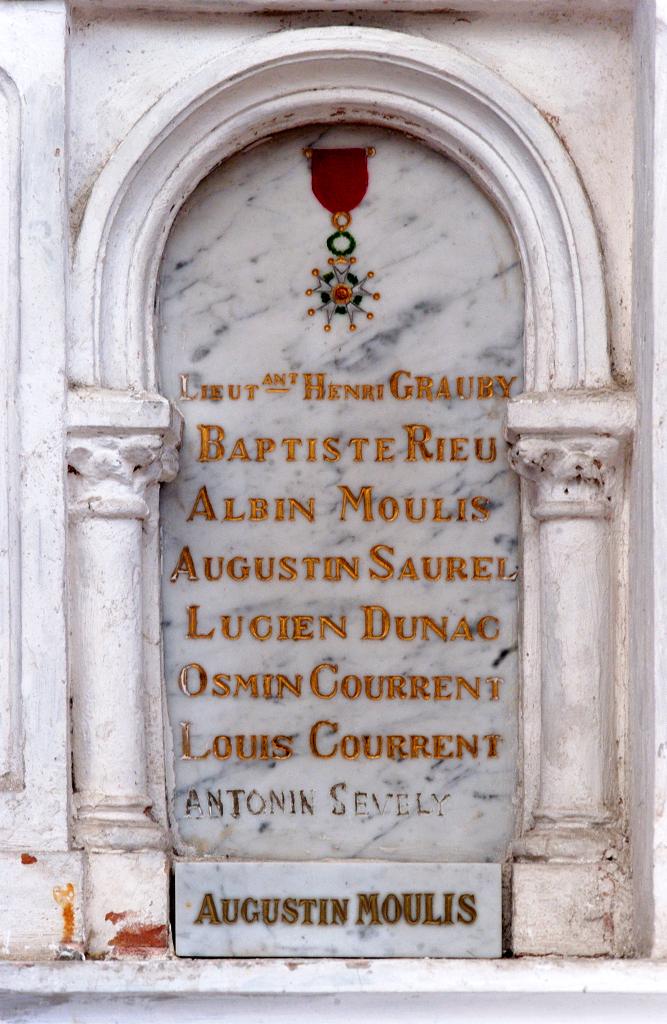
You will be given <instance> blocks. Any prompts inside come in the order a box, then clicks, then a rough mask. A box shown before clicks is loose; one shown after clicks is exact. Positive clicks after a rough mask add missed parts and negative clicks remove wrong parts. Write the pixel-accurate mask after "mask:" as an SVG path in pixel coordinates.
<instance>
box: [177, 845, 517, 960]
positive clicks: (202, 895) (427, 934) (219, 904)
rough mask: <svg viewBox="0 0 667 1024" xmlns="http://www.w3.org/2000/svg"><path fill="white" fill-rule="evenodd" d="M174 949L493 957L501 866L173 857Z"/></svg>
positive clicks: (497, 943) (183, 952) (223, 953)
mask: <svg viewBox="0 0 667 1024" xmlns="http://www.w3.org/2000/svg"><path fill="white" fill-rule="evenodd" d="M175 874H176V900H175V907H176V953H177V954H178V955H179V956H211V957H214V956H217V957H229V956H312V957H315V956H346V957H360V956H363V957H392V956H437V957H476V956H477V957H498V956H500V954H501V913H500V865H498V864H413V863H411V864H401V863H393V864H391V863H382V862H377V861H375V862H373V861H371V862H369V861H348V862H339V863H332V862H330V861H324V862H320V863H316V862H306V863H303V862H302V863H299V862H295V861H292V862H283V863H273V864H267V863H266V862H245V863H242V862H237V863H221V862H219V861H218V862H213V861H211V862H208V863H206V862H204V861H195V862H191V863H177V864H176V865H175Z"/></svg>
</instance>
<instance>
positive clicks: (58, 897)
mask: <svg viewBox="0 0 667 1024" xmlns="http://www.w3.org/2000/svg"><path fill="white" fill-rule="evenodd" d="M74 895H75V893H74V886H73V885H72V883H71V882H68V883H67V885H64V886H60V885H56V886H54V889H53V898H54V900H55V901H56V903H57V904H58V906H59V907H60V908H61V910H62V913H63V934H62V939H61V940H60V941H61V943H62V945H63V946H68V945H69V944H70V943H71V942H72V941H73V939H74Z"/></svg>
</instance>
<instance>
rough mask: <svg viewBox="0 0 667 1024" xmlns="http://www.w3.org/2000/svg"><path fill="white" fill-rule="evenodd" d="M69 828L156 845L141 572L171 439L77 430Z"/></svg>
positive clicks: (100, 842)
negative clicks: (147, 525) (151, 496)
mask: <svg viewBox="0 0 667 1024" xmlns="http://www.w3.org/2000/svg"><path fill="white" fill-rule="evenodd" d="M68 460H69V484H70V488H69V499H70V503H69V514H70V554H69V557H70V563H71V566H72V569H73V572H72V574H71V577H70V599H71V623H70V625H71V637H72V646H73V649H74V650H75V651H76V652H77V656H76V661H75V663H74V664H73V666H72V676H71V684H72V691H71V697H72V721H73V733H72V741H73V767H74V801H75V808H76V824H75V833H76V836H77V839H78V840H79V841H80V842H81V844H82V845H83V846H88V845H93V846H96V847H100V846H107V847H113V848H116V849H118V848H120V849H132V848H136V847H147V846H161V845H163V837H162V834H161V829H160V828H159V827H158V825H157V824H156V822H155V821H153V819H152V818H151V815H150V801H149V799H148V791H147V779H146V750H145V741H144V732H145V721H144V706H143V694H142V682H143V679H142V677H143V669H142V662H143V636H142V602H141V586H140V577H141V569H142V524H143V520H144V519H146V518H147V516H148V511H149V510H148V505H147V503H146V490H147V488H148V487H150V486H152V485H155V484H157V483H158V482H159V481H161V480H170V479H173V477H174V475H175V473H176V465H177V463H176V456H175V447H174V441H173V440H167V439H165V438H164V437H161V436H156V435H154V434H144V435H141V434H137V435H130V436H129V437H128V436H123V435H115V436H114V435H112V434H100V435H93V436H90V437H73V438H71V440H70V445H69V451H68Z"/></svg>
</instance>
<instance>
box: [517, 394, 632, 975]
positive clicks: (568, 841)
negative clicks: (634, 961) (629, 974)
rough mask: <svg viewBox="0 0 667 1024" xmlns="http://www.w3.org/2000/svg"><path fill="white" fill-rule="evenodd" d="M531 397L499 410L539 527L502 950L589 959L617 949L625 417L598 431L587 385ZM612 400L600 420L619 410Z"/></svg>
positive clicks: (527, 563)
mask: <svg viewBox="0 0 667 1024" xmlns="http://www.w3.org/2000/svg"><path fill="white" fill-rule="evenodd" d="M577 401H579V402H580V403H581V409H580V410H579V409H577V404H576V403H577ZM535 404H536V405H537V406H538V412H537V414H534V413H532V412H531V410H530V396H526V397H525V398H522V399H519V400H518V402H517V405H516V406H514V407H513V408H509V409H508V422H509V426H508V437H509V439H510V441H512V442H513V444H512V447H511V448H510V452H509V459H510V463H511V465H512V466H513V468H514V469H515V470H516V472H517V473H519V474H520V475H521V476H522V477H523V479H524V481H525V482H526V483H525V494H524V497H525V499H526V500H525V501H524V510H526V509H528V511H529V514H530V516H531V517H532V519H533V520H534V521H536V526H537V536H536V538H535V541H534V544H533V547H534V550H535V556H534V557H533V558H532V561H531V558H528V559H524V572H525V573H526V574H527V576H528V577H529V582H528V583H527V587H528V590H529V591H530V592H531V593H535V594H539V605H538V607H536V608H532V609H531V610H530V614H531V615H532V617H533V622H534V623H535V624H536V628H534V630H533V632H534V635H535V636H536V637H538V640H537V645H536V646H537V649H536V650H534V651H532V652H530V653H529V658H528V664H527V665H526V659H525V658H524V667H525V672H526V674H527V676H528V678H524V703H523V713H524V736H525V735H526V720H527V719H529V718H530V717H531V715H532V716H535V718H536V721H534V722H531V723H530V728H531V731H532V735H533V736H536V737H538V739H537V741H534V740H533V748H532V750H531V751H530V753H529V754H528V756H525V757H524V776H525V774H526V773H531V774H532V773H536V774H537V779H538V781H537V785H534V786H532V787H531V789H532V791H533V792H534V793H535V799H534V800H533V801H532V806H530V807H529V808H528V809H527V813H526V814H525V815H524V829H523V830H522V832H521V834H520V836H519V837H518V839H517V841H516V842H515V846H514V860H515V864H514V894H513V898H514V907H513V918H514V950H515V952H516V953H525V954H540V953H555V954H563V955H595V954H597V955H599V954H603V953H609V952H611V951H612V950H613V949H616V948H618V945H617V943H618V937H617V936H615V935H614V911H615V908H614V896H615V892H620V891H622V886H620V885H617V884H616V882H617V881H620V878H621V876H622V874H623V872H624V870H625V864H624V846H625V844H624V839H623V826H622V821H621V816H620V811H619V807H620V799H619V798H620V790H619V769H618V750H617V726H616V708H615V685H616V674H617V664H616V643H617V630H618V629H619V628H622V613H623V609H622V605H619V602H618V600H617V587H616V586H615V582H614V581H615V579H616V571H615V567H616V565H617V564H618V562H617V559H618V557H619V555H620V556H621V557H622V555H623V548H622V546H621V545H620V544H617V543H616V540H617V538H618V537H619V536H620V533H619V532H618V531H617V530H616V528H615V518H616V517H617V516H618V515H619V513H620V510H621V499H622V494H623V474H624V466H625V457H626V444H625V441H626V437H627V430H626V427H627V424H624V425H622V426H621V428H620V429H618V428H619V424H618V423H613V422H612V423H611V424H608V429H607V430H606V431H605V432H602V430H600V422H604V420H605V409H603V408H602V407H601V404H600V401H599V400H598V399H597V398H596V399H595V400H592V401H589V400H587V396H586V395H581V396H576V395H573V396H570V397H569V398H564V399H562V400H561V402H559V401H558V398H557V396H552V398H551V399H550V401H549V402H548V403H547V402H545V401H539V400H537V401H536V402H535ZM619 408H620V410H621V412H620V413H618V412H617V413H615V414H611V413H610V418H611V420H612V421H613V420H614V419H616V420H620V419H622V418H623V417H622V415H621V413H622V412H623V406H622V404H621V406H620V407H619ZM607 411H608V410H607ZM593 428H594V429H593ZM535 584H536V585H535ZM619 620H620V621H621V624H620V625H619ZM524 653H525V652H524ZM534 661H537V662H538V665H539V668H537V667H533V668H531V664H530V663H531V662H534ZM531 672H533V673H535V677H531ZM537 676H539V678H537ZM526 690H529V691H530V693H531V698H530V700H526V697H525V693H526ZM524 781H525V777H524Z"/></svg>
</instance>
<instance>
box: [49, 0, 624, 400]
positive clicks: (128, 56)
mask: <svg viewBox="0 0 667 1024" xmlns="http://www.w3.org/2000/svg"><path fill="white" fill-rule="evenodd" d="M276 6H279V5H278V4H277V5H276ZM537 6H538V5H535V8H537ZM546 6H548V7H549V8H550V9H549V10H545V11H544V13H541V14H536V13H532V14H530V15H524V14H517V13H513V14H512V13H505V14H503V13H497V14H495V13H494V14H482V13H470V12H467V13H463V12H454V13H439V14H431V15H425V14H414V13H413V14H397V13H393V14H392V13H386V14H385V13H383V14H375V13H369V12H359V13H352V14H341V13H331V14H321V13H311V14H306V15H298V14H291V15H287V14H286V15H282V16H269V15H258V14H249V15H245V16H240V15H238V14H218V15H210V14H193V15H190V16H189V17H187V18H184V17H182V16H180V17H179V16H176V15H170V14H166V13H164V12H162V13H146V14H132V13H130V12H127V11H125V12H121V11H116V12H115V13H114V14H109V13H106V14H103V15H99V16H97V17H94V18H93V17H90V16H89V12H88V11H87V10H85V11H83V10H82V11H79V12H78V13H77V12H74V13H73V14H72V16H71V36H70V57H69V61H70V67H69V89H70V104H71V107H70V109H71V115H70V130H71V146H72V148H71V152H70V201H71V206H72V226H73V230H74V231H76V229H77V224H78V219H79V217H80V215H81V212H82V208H83V205H84V204H85V200H86V198H87V195H88V193H89V191H90V189H91V187H92V185H93V183H94V181H95V178H96V176H97V175H98V174H99V171H100V169H101V167H102V166H103V164H104V163H105V162H106V160H108V158H109V157H110V156H111V154H112V153H113V151H114V149H115V147H116V146H117V144H118V142H119V141H120V140H121V139H122V138H123V136H124V135H125V134H126V133H127V131H128V129H129V128H130V127H131V125H132V124H134V123H135V122H136V121H137V120H138V118H139V117H140V116H141V114H143V113H144V112H145V111H146V110H148V109H149V108H150V107H151V106H152V105H153V104H154V103H155V102H156V101H157V100H158V99H159V97H160V96H161V95H162V93H163V92H164V91H166V89H167V88H168V87H169V86H170V85H173V83H174V81H175V80H176V76H177V75H179V76H181V77H186V76H187V75H189V74H192V73H193V72H194V71H195V70H196V69H198V68H199V67H201V66H202V65H203V64H204V63H206V62H207V61H208V60H211V59H212V58H213V57H217V56H219V55H220V53H221V52H224V51H225V50H231V49H233V48H235V47H237V46H240V45H242V44H243V43H244V42H246V41H248V40H249V39H254V38H258V37H259V36H262V35H266V34H269V33H272V32H278V31H280V30H281V29H286V28H300V27H307V26H311V25H341V24H343V25H344V24H351V25H370V26H377V27H383V28H391V29H394V30H397V31H403V32H406V33H410V34H413V35H416V36H423V37H425V38H428V39H432V40H436V41H440V42H446V43H449V44H452V45H454V46H457V47H459V48H460V49H461V50H462V51H464V52H465V53H467V54H469V55H470V56H472V57H475V58H477V59H478V60H480V61H482V62H483V63H485V64H487V65H488V66H489V67H490V68H492V69H493V70H495V71H497V72H498V73H499V74H501V75H502V76H503V77H505V78H506V79H507V80H508V81H509V82H510V83H511V84H512V85H514V86H515V87H516V88H517V89H518V90H519V91H520V92H522V93H523V94H524V95H525V96H526V97H527V98H528V99H529V100H530V101H531V102H532V103H534V104H535V105H536V106H537V107H538V108H539V109H540V110H541V111H542V112H543V113H544V115H545V117H546V118H547V120H548V121H549V123H550V124H551V125H552V127H553V128H554V130H555V131H556V132H557V133H558V134H559V136H560V137H561V139H562V140H563V142H564V144H565V146H566V148H567V149H568V150H569V152H570V154H571V155H572V158H573V160H574V162H575V164H576V166H577V169H578V171H579V174H580V175H581V178H582V181H583V184H584V188H585V190H586V192H587V193H588V196H589V198H590V201H591V205H592V208H593V212H594V217H595V220H596V224H597V227H598V231H599V233H600V240H601V244H602V247H603V250H604V258H605V265H606V284H607V289H608V301H609V310H610V324H611V338H610V342H611V352H612V366H613V369H614V372H615V374H616V377H617V379H618V382H619V383H621V384H623V383H627V382H628V381H629V380H630V377H631V342H632V339H631V326H630V313H631V273H632V265H631V251H632V158H633V133H634V85H633V53H632V31H631V16H630V14H629V13H628V12H623V11H617V12H613V11H611V12H607V13H599V14H594V15H591V14H590V12H588V13H586V12H585V11H583V10H582V11H579V12H578V13H577V11H576V10H575V13H572V9H570V10H569V11H568V12H567V13H557V12H554V11H553V10H552V9H551V5H545V7H546ZM596 6H597V9H598V10H599V11H600V12H603V9H604V8H605V6H606V5H603V4H601V3H600V4H598V5H596Z"/></svg>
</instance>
